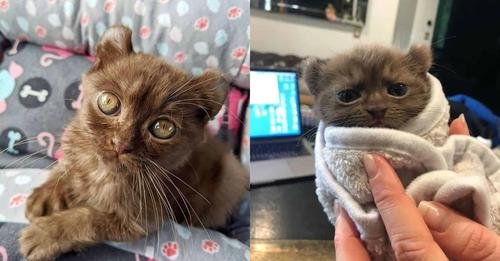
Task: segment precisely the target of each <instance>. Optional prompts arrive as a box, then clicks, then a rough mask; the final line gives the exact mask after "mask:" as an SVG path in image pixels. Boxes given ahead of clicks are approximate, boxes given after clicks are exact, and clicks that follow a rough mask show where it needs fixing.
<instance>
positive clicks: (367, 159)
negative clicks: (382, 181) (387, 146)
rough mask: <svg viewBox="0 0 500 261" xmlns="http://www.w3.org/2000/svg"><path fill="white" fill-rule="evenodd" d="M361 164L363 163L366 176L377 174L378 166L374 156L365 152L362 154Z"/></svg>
mask: <svg viewBox="0 0 500 261" xmlns="http://www.w3.org/2000/svg"><path fill="white" fill-rule="evenodd" d="M363 164H364V165H365V170H366V174H368V178H370V179H372V178H374V177H375V176H377V173H378V166H377V164H376V163H375V158H374V157H373V155H371V154H365V155H364V156H363Z"/></svg>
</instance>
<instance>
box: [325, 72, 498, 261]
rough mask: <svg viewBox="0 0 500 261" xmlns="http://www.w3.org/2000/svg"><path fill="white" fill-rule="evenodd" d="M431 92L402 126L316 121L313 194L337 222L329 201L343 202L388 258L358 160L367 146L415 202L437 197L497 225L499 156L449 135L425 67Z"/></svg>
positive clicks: (443, 105) (439, 95) (376, 254)
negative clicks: (338, 124)
mask: <svg viewBox="0 0 500 261" xmlns="http://www.w3.org/2000/svg"><path fill="white" fill-rule="evenodd" d="M429 79H430V81H431V93H432V94H431V99H430V101H429V103H428V104H427V105H426V107H425V109H424V110H423V111H422V112H421V113H420V114H419V115H418V116H417V117H415V118H414V119H413V120H412V121H410V122H409V123H408V124H407V125H406V126H404V127H403V128H401V130H395V129H385V128H347V127H335V126H327V125H326V124H325V123H323V122H320V124H319V127H318V132H317V135H316V146H315V156H316V185H317V190H316V193H317V194H318V199H319V201H320V202H321V203H322V205H323V207H324V211H325V212H326V214H327V215H328V218H329V219H330V221H331V222H332V223H333V224H334V223H335V214H334V202H337V203H338V204H340V205H341V206H342V207H344V208H345V209H346V211H347V212H348V213H349V215H350V217H351V218H352V219H353V220H354V222H355V223H356V226H357V228H358V230H359V232H360V234H361V238H362V239H363V240H364V242H365V243H366V247H367V248H368V250H369V252H370V254H371V255H372V257H373V258H374V259H392V258H393V257H394V256H393V254H394V253H393V252H392V249H391V247H390V242H389V241H388V238H387V235H386V232H385V228H384V225H383V222H382V220H381V218H380V216H379V213H378V211H377V209H376V207H375V204H374V203H373V197H372V195H371V192H370V187H369V184H368V178H367V175H366V172H365V170H364V166H363V163H362V157H363V155H364V154H365V153H379V154H382V155H384V156H385V157H386V158H387V159H388V160H389V162H390V163H391V164H392V166H393V167H394V168H395V170H396V172H397V173H398V175H399V177H400V179H401V181H402V183H403V185H404V186H405V188H406V192H407V193H408V194H409V195H410V196H411V197H412V198H413V199H414V200H415V202H416V203H417V204H418V203H419V202H420V201H422V200H434V201H438V202H441V203H443V204H445V205H448V206H451V207H453V208H454V209H456V210H458V211H460V212H461V213H463V214H464V215H466V216H469V217H471V218H473V219H475V220H476V221H478V222H480V223H481V224H483V225H485V226H487V227H489V228H491V229H493V230H494V231H495V232H496V233H497V234H498V233H499V232H500V215H499V206H500V193H499V192H498V191H500V159H499V158H497V157H496V155H495V154H494V153H493V152H492V151H491V150H490V149H489V148H488V147H487V146H485V145H483V144H482V143H481V142H480V141H478V140H476V139H474V138H472V137H468V136H464V135H452V136H448V118H449V105H448V102H447V100H446V98H445V96H444V94H443V91H442V87H441V84H440V82H439V81H438V80H437V79H436V78H434V77H433V76H432V75H429Z"/></svg>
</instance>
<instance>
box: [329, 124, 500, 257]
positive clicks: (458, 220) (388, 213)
mask: <svg viewBox="0 0 500 261" xmlns="http://www.w3.org/2000/svg"><path fill="white" fill-rule="evenodd" d="M450 134H462V135H468V134H469V130H468V128H467V124H466V123H465V120H464V118H463V116H461V117H459V118H458V119H456V120H454V121H453V122H452V123H451V125H450ZM364 163H365V168H366V171H367V173H368V177H369V182H370V186H371V188H372V194H373V197H374V200H375V204H376V205H377V208H378V209H379V212H380V215H381V217H382V220H383V222H384V224H385V227H386V230H387V233H388V235H389V239H390V241H391V245H392V248H393V250H394V252H395V255H396V258H397V259H398V260H414V259H419V260H448V259H447V257H446V256H448V257H450V258H452V259H457V260H500V238H499V237H498V236H497V235H495V234H494V233H493V232H492V231H490V230H488V229H487V228H485V227H484V226H482V225H480V224H478V223H476V222H474V221H472V220H469V219H467V218H465V217H462V216H460V215H459V214H457V213H456V212H454V211H453V210H451V209H449V208H447V207H445V206H444V205H441V204H439V203H437V202H426V201H422V202H420V204H419V206H418V208H417V207H416V206H415V203H414V202H413V201H412V199H411V198H410V197H409V196H408V195H406V194H405V192H404V188H403V186H402V184H401V182H400V181H399V178H398V176H397V175H396V173H395V172H394V169H393V168H392V167H391V166H390V165H389V163H388V162H387V161H386V160H385V159H384V158H382V157H381V156H378V155H373V156H372V155H367V156H366V157H365V158H364ZM401 210H404V211H401ZM338 211H339V214H338V217H337V221H336V229H335V248H336V257H337V258H336V260H370V258H369V255H368V252H367V250H366V249H365V248H364V246H363V243H362V241H361V240H360V239H359V234H358V232H357V231H356V228H355V226H354V224H353V222H352V220H351V219H350V218H349V216H348V215H347V213H346V212H345V210H343V209H339V210H338ZM445 254H446V255H445Z"/></svg>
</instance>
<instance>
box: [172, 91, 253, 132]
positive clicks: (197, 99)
mask: <svg viewBox="0 0 500 261" xmlns="http://www.w3.org/2000/svg"><path fill="white" fill-rule="evenodd" d="M184 101H207V102H211V103H214V104H217V105H221V106H224V105H225V103H221V102H218V101H215V100H209V99H202V98H191V99H182V100H178V101H175V102H173V103H172V104H176V103H178V102H184ZM226 112H227V114H228V116H230V117H232V118H233V119H236V120H237V121H238V122H239V123H241V125H242V126H243V127H246V123H245V122H243V121H242V120H241V119H240V117H238V115H236V114H235V113H233V112H231V111H229V108H228V107H227V108H226ZM243 116H244V115H243Z"/></svg>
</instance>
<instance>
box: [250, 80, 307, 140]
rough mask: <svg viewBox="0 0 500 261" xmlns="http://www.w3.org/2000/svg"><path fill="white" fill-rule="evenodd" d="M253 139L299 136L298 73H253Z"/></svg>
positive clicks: (251, 107)
mask: <svg viewBox="0 0 500 261" xmlns="http://www.w3.org/2000/svg"><path fill="white" fill-rule="evenodd" d="M250 77H251V78H252V80H251V81H250V86H251V89H252V95H251V96H250V105H249V110H250V138H271V137H283V136H298V135H300V108H299V92H298V85H297V73H296V72H291V71H266V70H262V71H260V70H252V71H251V72H250Z"/></svg>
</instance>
